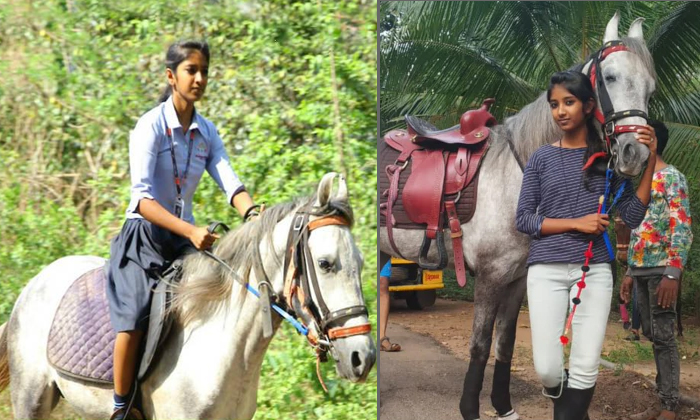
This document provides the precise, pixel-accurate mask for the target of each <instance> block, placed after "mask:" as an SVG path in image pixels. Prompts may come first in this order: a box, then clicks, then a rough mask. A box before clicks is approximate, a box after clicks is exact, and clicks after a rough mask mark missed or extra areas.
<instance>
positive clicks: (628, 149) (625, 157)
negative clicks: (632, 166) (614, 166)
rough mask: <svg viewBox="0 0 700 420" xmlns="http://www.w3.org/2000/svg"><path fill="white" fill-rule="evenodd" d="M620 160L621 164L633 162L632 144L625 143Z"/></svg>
mask: <svg viewBox="0 0 700 420" xmlns="http://www.w3.org/2000/svg"><path fill="white" fill-rule="evenodd" d="M620 157H621V158H622V161H623V162H632V161H634V146H633V145H632V143H627V144H625V145H624V146H623V147H622V156H620Z"/></svg>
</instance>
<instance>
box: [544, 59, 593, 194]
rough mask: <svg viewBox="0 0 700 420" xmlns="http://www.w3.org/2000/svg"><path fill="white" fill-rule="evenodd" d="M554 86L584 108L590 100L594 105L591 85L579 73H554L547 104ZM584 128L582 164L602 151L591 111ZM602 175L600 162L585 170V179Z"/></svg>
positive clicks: (569, 71)
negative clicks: (577, 101)
mask: <svg viewBox="0 0 700 420" xmlns="http://www.w3.org/2000/svg"><path fill="white" fill-rule="evenodd" d="M555 85H559V86H561V87H563V88H564V89H566V90H568V91H569V93H571V94H572V95H574V96H575V97H576V98H578V100H580V101H581V102H582V103H583V105H584V106H585V105H586V104H587V103H588V102H589V101H591V100H592V101H593V103H594V104H595V103H596V99H595V92H594V91H593V85H592V84H591V81H590V79H588V77H586V75H585V74H583V73H581V72H578V71H573V70H567V71H560V72H556V73H554V74H553V75H552V78H551V79H550V80H549V89H547V102H549V100H550V97H551V95H552V89H553V88H554V86H555ZM594 109H595V108H594ZM586 127H587V128H588V135H587V136H586V146H587V147H586V153H585V155H584V156H583V162H584V163H585V162H587V161H588V158H589V157H591V155H593V154H594V153H597V152H602V151H603V139H601V138H600V135H599V134H598V130H597V129H596V127H595V125H594V123H593V111H591V113H590V114H588V116H587V117H586ZM604 174H605V162H603V161H602V160H597V161H596V162H595V163H594V164H593V165H591V166H590V167H589V168H588V169H586V178H588V177H589V176H591V175H604ZM586 188H588V182H586Z"/></svg>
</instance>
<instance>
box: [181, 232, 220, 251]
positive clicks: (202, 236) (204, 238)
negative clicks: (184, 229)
mask: <svg viewBox="0 0 700 420" xmlns="http://www.w3.org/2000/svg"><path fill="white" fill-rule="evenodd" d="M187 239H189V240H190V242H192V244H193V245H194V247H195V248H197V249H198V250H200V251H203V250H205V249H209V248H211V246H212V245H213V244H214V241H215V240H217V239H219V235H217V234H216V233H209V231H208V230H207V228H205V227H197V226H195V227H194V229H192V232H191V233H190V235H189V237H188V238H187Z"/></svg>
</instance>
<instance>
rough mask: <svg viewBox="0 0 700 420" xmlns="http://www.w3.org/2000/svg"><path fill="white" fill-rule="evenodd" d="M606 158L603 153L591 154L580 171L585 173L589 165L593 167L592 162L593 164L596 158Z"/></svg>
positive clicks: (605, 154)
mask: <svg viewBox="0 0 700 420" xmlns="http://www.w3.org/2000/svg"><path fill="white" fill-rule="evenodd" d="M607 156H608V154H607V153H605V152H597V153H593V154H592V155H591V157H589V158H588V161H586V164H585V165H583V169H582V170H583V171H585V170H586V169H588V168H589V167H590V166H591V165H593V162H594V161H595V160H596V159H598V158H600V157H607Z"/></svg>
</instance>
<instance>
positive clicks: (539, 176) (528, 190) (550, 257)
mask: <svg viewBox="0 0 700 420" xmlns="http://www.w3.org/2000/svg"><path fill="white" fill-rule="evenodd" d="M585 153H586V149H585V148H579V149H564V148H561V147H555V146H552V145H549V144H548V145H545V146H542V147H540V148H539V149H537V151H535V153H533V155H532V157H531V158H530V160H529V161H528V163H527V166H526V167H525V171H524V174H523V185H522V189H521V190H520V197H519V200H518V208H517V211H516V216H515V218H516V225H517V229H518V231H520V232H523V233H526V234H528V235H530V236H531V237H532V239H533V241H532V242H531V244H530V253H529V255H528V258H527V265H528V266H530V265H533V264H548V263H570V264H576V263H579V262H583V261H584V260H585V256H584V252H586V249H587V248H588V243H589V242H590V240H591V236H590V235H588V234H585V233H581V232H578V231H569V232H564V233H559V234H555V235H542V234H541V230H542V222H543V221H544V219H545V218H553V219H575V218H579V217H583V216H586V215H589V214H593V213H597V212H598V203H599V199H600V196H601V195H603V193H604V192H605V176H604V175H593V176H588V177H587V180H588V185H589V189H587V188H586V187H585V185H584V179H585V178H584V176H585V175H584V171H583V170H582V169H583V164H584V162H583V156H584V155H585ZM622 181H623V180H622V179H621V178H620V177H618V176H616V175H613V177H612V182H611V184H612V185H611V188H610V191H611V193H610V195H611V196H614V194H615V193H616V192H617V191H618V188H619V186H620V185H621V183H622ZM626 185H627V186H626V188H625V190H624V192H623V194H622V196H621V197H620V199H619V201H618V202H617V204H616V206H617V211H618V212H619V213H620V216H621V217H622V219H623V220H624V221H625V223H626V224H627V225H628V226H630V227H631V228H635V227H637V226H638V225H639V224H640V223H641V222H642V219H643V218H644V214H645V213H646V210H647V206H646V205H644V204H643V203H642V202H641V201H640V200H639V198H638V197H637V195H636V194H635V192H634V190H633V189H632V186H631V183H630V182H628V183H627V184H626ZM592 251H593V258H591V260H590V264H597V263H606V262H610V261H612V259H611V258H610V255H609V253H608V250H607V247H606V246H605V240H604V239H603V235H597V236H595V238H594V240H593V249H592Z"/></svg>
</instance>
